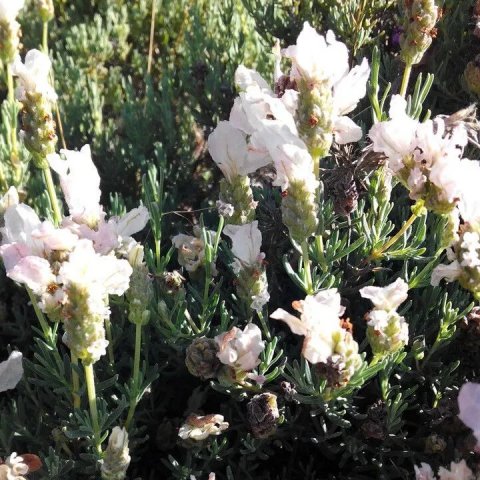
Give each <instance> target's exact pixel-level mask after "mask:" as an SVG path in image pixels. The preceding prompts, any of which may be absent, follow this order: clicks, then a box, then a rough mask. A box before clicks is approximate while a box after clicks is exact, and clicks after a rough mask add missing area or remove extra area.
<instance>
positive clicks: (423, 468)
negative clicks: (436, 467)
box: [414, 462, 436, 480]
mask: <svg viewBox="0 0 480 480" xmlns="http://www.w3.org/2000/svg"><path fill="white" fill-rule="evenodd" d="M414 468H415V480H436V477H435V475H434V473H433V470H432V467H431V466H430V465H429V464H428V463H424V462H422V463H421V464H420V467H417V466H416V465H415V467H414Z"/></svg>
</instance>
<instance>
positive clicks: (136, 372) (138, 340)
mask: <svg viewBox="0 0 480 480" xmlns="http://www.w3.org/2000/svg"><path fill="white" fill-rule="evenodd" d="M141 348H142V324H141V323H136V324H135V353H134V357H133V376H132V398H131V399H130V408H129V410H128V415H127V420H126V421H125V428H126V429H127V430H128V428H129V426H130V423H131V422H132V419H133V415H134V414H135V409H136V408H137V402H138V387H139V385H138V383H139V377H140V350H141Z"/></svg>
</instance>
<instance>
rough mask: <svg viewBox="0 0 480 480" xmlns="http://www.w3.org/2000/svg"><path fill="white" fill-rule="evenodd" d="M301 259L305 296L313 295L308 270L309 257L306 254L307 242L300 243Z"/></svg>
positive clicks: (310, 275)
mask: <svg viewBox="0 0 480 480" xmlns="http://www.w3.org/2000/svg"><path fill="white" fill-rule="evenodd" d="M302 257H303V270H304V272H303V279H304V282H305V287H306V293H307V295H312V294H313V281H312V272H311V270H310V257H309V254H308V242H307V241H306V240H304V241H303V242H302Z"/></svg>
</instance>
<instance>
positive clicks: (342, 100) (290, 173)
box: [208, 23, 370, 241]
mask: <svg viewBox="0 0 480 480" xmlns="http://www.w3.org/2000/svg"><path fill="white" fill-rule="evenodd" d="M282 53H283V55H284V57H286V58H288V59H290V60H291V61H292V68H291V72H290V74H289V75H288V76H287V75H282V74H281V71H280V68H279V60H278V62H277V68H276V74H275V77H276V78H275V80H276V86H275V91H274V90H272V89H271V88H270V86H269V85H268V82H267V81H266V80H265V79H263V78H262V77H261V75H260V74H259V73H257V72H256V71H254V70H250V69H248V68H246V67H245V66H243V65H240V66H239V67H238V68H237V71H236V73H235V83H236V85H237V87H238V89H239V91H240V93H239V96H238V97H237V98H236V99H235V102H234V105H233V108H232V110H231V113H230V118H229V120H228V121H223V122H220V123H219V124H218V126H217V128H216V129H215V130H214V131H213V133H212V134H211V135H210V137H209V139H208V148H209V151H210V154H211V156H212V158H213V160H214V161H215V162H216V164H217V165H218V166H219V168H220V169H221V170H222V173H223V174H224V176H225V178H226V180H227V181H228V182H229V183H230V184H231V188H230V192H229V194H228V195H223V198H222V195H221V198H220V199H221V203H220V205H221V206H223V205H233V207H234V209H236V208H238V204H239V203H242V202H243V203H244V204H245V202H247V203H248V202H250V203H249V207H248V208H250V209H252V208H254V204H253V203H252V202H251V199H252V198H253V197H251V195H250V193H248V194H247V193H246V190H245V188H246V187H245V185H243V184H240V183H239V182H238V180H235V179H239V178H245V177H246V176H247V175H249V174H251V173H253V172H254V171H255V170H257V169H258V168H260V167H263V166H266V165H267V164H269V163H273V165H274V166H275V169H276V172H277V175H276V178H275V180H274V182H273V185H275V186H279V187H280V188H281V189H282V191H283V192H287V191H288V196H289V197H290V199H291V200H289V201H285V202H284V206H283V207H282V212H283V217H284V223H285V224H286V225H287V226H288V228H289V230H290V234H291V236H292V238H293V239H294V240H296V241H301V240H300V237H302V234H303V238H305V237H308V236H309V235H311V234H312V233H314V230H315V227H316V204H315V192H316V190H317V187H318V185H319V183H318V179H317V178H316V174H315V163H314V160H313V158H312V155H311V152H310V151H309V146H308V142H307V141H306V138H305V136H304V135H303V134H302V133H301V132H300V131H299V126H298V124H299V121H300V120H299V117H298V108H299V101H301V95H299V91H298V86H297V83H298V81H299V80H300V79H301V78H303V79H306V81H307V83H308V84H309V85H310V87H311V88H315V86H316V83H317V82H319V81H321V82H324V83H326V85H327V87H326V88H327V89H328V90H329V92H330V93H331V95H333V97H332V99H331V102H330V103H331V106H330V107H331V109H332V111H333V120H332V122H333V123H332V128H331V130H332V131H331V132H329V133H328V134H329V135H332V134H334V135H335V139H336V141H337V142H338V143H347V142H353V141H358V140H359V139H360V138H361V135H362V132H361V129H360V127H358V125H356V124H355V123H354V122H353V121H351V120H350V119H349V118H348V117H346V116H345V115H346V114H347V113H349V112H351V111H352V110H353V109H354V108H355V107H356V105H357V103H358V101H359V100H360V99H361V98H362V97H363V96H364V95H365V92H366V81H367V79H368V76H369V71H370V69H369V66H368V63H367V61H366V60H364V61H363V62H362V64H361V65H360V66H358V67H355V68H354V69H352V70H351V71H350V70H349V66H348V51H347V47H346V46H345V45H344V44H343V43H341V42H337V41H336V40H335V36H334V35H333V33H332V32H328V34H327V36H326V39H325V38H324V37H323V36H321V35H319V34H317V32H316V31H315V30H314V29H313V28H312V27H310V25H309V24H308V23H305V25H304V28H303V30H302V32H301V33H300V35H299V37H298V40H297V44H296V45H294V46H290V47H288V48H287V49H285V50H284V51H283V52H282ZM280 55H281V54H280V52H279V49H278V48H277V56H278V57H279V56H280ZM319 115H321V113H319ZM311 123H312V125H313V124H316V120H315V119H314V118H313V117H312V119H311ZM248 188H249V183H247V190H248ZM241 193H242V194H241ZM248 199H249V200H248ZM247 200H248V201H247ZM242 208H243V209H244V210H248V208H247V207H246V206H245V205H243V207H242ZM229 213H230V214H231V211H229ZM248 218H251V219H252V220H253V218H252V217H248V216H247V215H244V216H243V217H242V220H240V219H238V220H237V221H236V222H235V221H232V222H230V223H248V222H250V221H251V220H249V219H248ZM300 225H301V227H300Z"/></svg>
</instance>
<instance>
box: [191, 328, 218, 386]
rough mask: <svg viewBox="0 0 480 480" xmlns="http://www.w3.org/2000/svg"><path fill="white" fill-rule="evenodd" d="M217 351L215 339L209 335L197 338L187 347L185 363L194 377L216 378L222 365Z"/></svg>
mask: <svg viewBox="0 0 480 480" xmlns="http://www.w3.org/2000/svg"><path fill="white" fill-rule="evenodd" d="M217 353H218V346H217V343H216V342H215V340H213V339H211V338H207V337H201V338H196V339H195V340H194V341H193V342H192V343H191V344H190V345H189V346H188V347H187V351H186V356H185V365H186V366H187V369H188V371H189V372H190V373H191V374H192V375H193V376H194V377H199V378H201V379H202V380H206V379H208V378H215V377H216V375H217V372H218V370H219V368H220V366H221V362H220V360H219V359H218V357H217Z"/></svg>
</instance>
